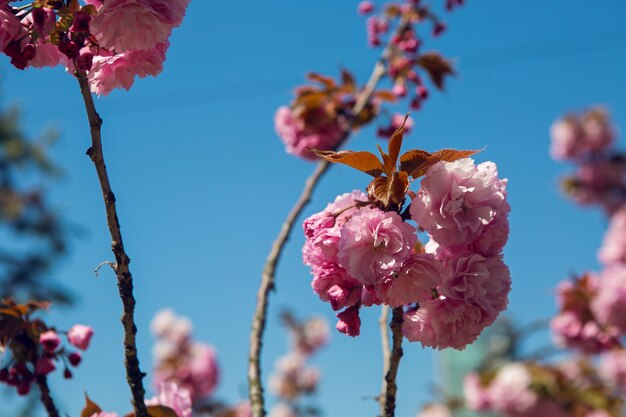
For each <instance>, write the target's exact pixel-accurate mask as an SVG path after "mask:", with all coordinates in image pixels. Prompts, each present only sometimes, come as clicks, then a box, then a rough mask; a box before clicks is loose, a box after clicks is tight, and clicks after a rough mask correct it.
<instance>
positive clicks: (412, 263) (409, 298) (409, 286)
mask: <svg viewBox="0 0 626 417" xmlns="http://www.w3.org/2000/svg"><path fill="white" fill-rule="evenodd" d="M442 270H443V268H442V264H441V262H440V261H439V260H437V259H435V257H434V256H432V255H428V254H420V255H413V256H412V257H411V258H410V259H409V260H408V261H407V262H406V263H405V264H404V265H403V266H402V269H400V271H398V272H397V273H396V274H394V275H392V276H389V277H387V278H385V280H384V281H383V283H382V285H379V286H377V288H376V292H377V294H378V296H379V297H380V299H381V300H382V301H383V302H384V303H385V304H388V305H390V306H391V307H400V306H402V305H404V304H410V303H422V302H424V301H428V300H430V299H432V298H434V296H433V294H435V289H436V288H437V287H438V286H439V283H440V282H441V279H442Z"/></svg>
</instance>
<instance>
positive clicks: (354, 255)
mask: <svg viewBox="0 0 626 417" xmlns="http://www.w3.org/2000/svg"><path fill="white" fill-rule="evenodd" d="M416 241H417V237H416V235H415V229H414V228H413V226H411V225H409V224H408V223H405V222H404V221H402V218H401V217H400V216H399V215H398V214H397V213H395V212H384V211H382V210H380V209H377V208H371V207H365V208H362V209H360V210H359V211H357V212H355V213H354V214H353V215H352V217H351V218H350V220H348V222H347V223H346V224H345V225H344V226H343V227H342V228H341V238H340V239H339V253H338V257H339V264H340V265H341V266H342V267H344V268H345V269H346V271H347V272H348V273H349V274H350V275H351V276H353V277H354V278H356V279H357V280H359V281H360V282H361V283H363V284H364V285H374V284H378V283H380V282H382V280H383V279H384V278H385V277H386V276H387V275H389V274H391V273H393V272H397V271H399V270H400V268H401V267H402V265H403V264H404V263H405V262H406V261H407V260H408V259H409V257H410V256H411V252H412V249H413V246H414V245H415V243H416Z"/></svg>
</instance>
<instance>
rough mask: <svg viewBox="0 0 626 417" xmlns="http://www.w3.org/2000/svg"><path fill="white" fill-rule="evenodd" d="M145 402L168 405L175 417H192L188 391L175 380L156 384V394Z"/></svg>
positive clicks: (113, 416)
mask: <svg viewBox="0 0 626 417" xmlns="http://www.w3.org/2000/svg"><path fill="white" fill-rule="evenodd" d="M145 404H146V406H148V407H150V406H156V405H162V406H165V407H168V408H170V409H171V410H172V411H174V413H176V416H177V417H193V409H192V402H191V396H190V394H189V391H188V390H187V389H185V388H181V387H180V386H179V385H178V384H176V383H175V382H164V383H161V384H160V385H159V386H158V394H157V395H155V396H154V397H153V398H151V399H148V400H146V401H145ZM83 415H84V414H83ZM159 415H164V414H159ZM168 415H169V414H168ZM90 417H119V414H117V413H114V412H109V411H99V412H96V413H94V414H92V415H91V416H90Z"/></svg>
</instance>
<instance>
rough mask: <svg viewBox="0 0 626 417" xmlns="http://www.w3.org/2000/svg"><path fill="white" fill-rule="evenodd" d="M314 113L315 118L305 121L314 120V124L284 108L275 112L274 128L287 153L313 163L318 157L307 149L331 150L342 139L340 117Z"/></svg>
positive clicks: (321, 112) (323, 112)
mask: <svg viewBox="0 0 626 417" xmlns="http://www.w3.org/2000/svg"><path fill="white" fill-rule="evenodd" d="M314 112H315V117H313V116H312V117H309V118H307V120H315V123H313V122H311V121H308V122H305V121H304V120H303V119H302V118H300V117H299V116H298V115H297V114H296V113H295V112H294V111H292V109H290V108H289V107H286V106H282V107H280V108H279V109H278V110H277V111H276V115H275V116H274V127H275V129H276V133H277V134H278V136H279V137H280V139H281V140H282V141H283V143H284V144H285V147H286V151H287V153H290V154H292V155H296V156H299V157H301V158H304V159H308V160H311V161H315V160H317V159H318V157H317V156H316V155H315V154H314V153H313V152H311V151H310V150H309V148H316V149H319V150H322V151H327V150H331V149H333V148H335V146H337V145H338V144H339V142H340V141H341V139H342V138H343V137H344V135H345V133H344V130H343V128H342V125H341V123H340V120H341V118H340V117H336V116H330V115H327V114H326V112H325V111H324V110H323V109H317V110H315V111H314Z"/></svg>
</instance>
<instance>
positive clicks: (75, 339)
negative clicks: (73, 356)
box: [67, 324, 93, 350]
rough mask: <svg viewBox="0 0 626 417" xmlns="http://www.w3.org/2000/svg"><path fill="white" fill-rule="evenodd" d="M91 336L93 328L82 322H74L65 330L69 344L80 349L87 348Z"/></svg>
mask: <svg viewBox="0 0 626 417" xmlns="http://www.w3.org/2000/svg"><path fill="white" fill-rule="evenodd" d="M92 336H93V329H92V328H91V326H84V325H82V324H75V325H74V326H72V328H71V329H70V330H69V331H68V332H67V339H68V340H69V341H70V344H71V345H72V346H76V347H77V348H79V349H82V350H87V348H88V347H89V342H90V341H91V338H92Z"/></svg>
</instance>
